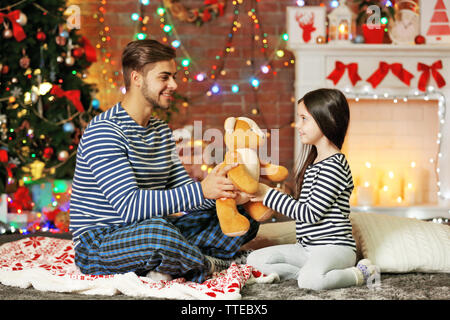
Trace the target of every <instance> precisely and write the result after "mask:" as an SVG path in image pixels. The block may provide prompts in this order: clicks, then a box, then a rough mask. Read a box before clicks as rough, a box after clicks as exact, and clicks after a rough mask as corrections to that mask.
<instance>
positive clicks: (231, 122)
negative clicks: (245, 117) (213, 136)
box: [223, 117, 236, 133]
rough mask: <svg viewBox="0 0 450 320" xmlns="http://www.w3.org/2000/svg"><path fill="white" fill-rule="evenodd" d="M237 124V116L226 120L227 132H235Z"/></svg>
mask: <svg viewBox="0 0 450 320" xmlns="http://www.w3.org/2000/svg"><path fill="white" fill-rule="evenodd" d="M235 125H236V118H235V117H229V118H227V119H226V120H225V123H224V126H223V127H224V128H225V132H226V133H233V131H234V126H235Z"/></svg>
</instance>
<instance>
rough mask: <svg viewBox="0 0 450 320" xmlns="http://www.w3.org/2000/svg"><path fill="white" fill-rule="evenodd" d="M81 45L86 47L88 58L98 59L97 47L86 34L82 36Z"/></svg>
mask: <svg viewBox="0 0 450 320" xmlns="http://www.w3.org/2000/svg"><path fill="white" fill-rule="evenodd" d="M81 45H82V46H83V48H84V54H85V55H86V60H87V61H89V62H95V61H97V53H96V52H95V48H94V47H93V46H92V44H91V42H90V41H89V39H88V38H86V37H85V36H83V37H81Z"/></svg>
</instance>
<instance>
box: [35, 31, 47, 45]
mask: <svg viewBox="0 0 450 320" xmlns="http://www.w3.org/2000/svg"><path fill="white" fill-rule="evenodd" d="M36 39H38V40H39V41H42V42H44V41H45V39H47V35H46V34H45V33H44V32H42V31H39V32H38V33H37V34H36Z"/></svg>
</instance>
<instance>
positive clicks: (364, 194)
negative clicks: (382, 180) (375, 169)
mask: <svg viewBox="0 0 450 320" xmlns="http://www.w3.org/2000/svg"><path fill="white" fill-rule="evenodd" d="M356 193H357V196H356V197H357V201H358V205H360V206H373V204H374V201H373V188H372V186H371V185H370V183H369V182H368V181H366V182H364V184H363V185H362V186H358V188H357V191H356Z"/></svg>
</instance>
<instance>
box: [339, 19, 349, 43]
mask: <svg viewBox="0 0 450 320" xmlns="http://www.w3.org/2000/svg"><path fill="white" fill-rule="evenodd" d="M338 31H339V36H338V39H339V40H348V23H347V21H343V22H341V23H340V24H339V27H338Z"/></svg>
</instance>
